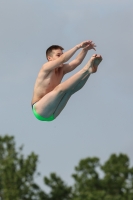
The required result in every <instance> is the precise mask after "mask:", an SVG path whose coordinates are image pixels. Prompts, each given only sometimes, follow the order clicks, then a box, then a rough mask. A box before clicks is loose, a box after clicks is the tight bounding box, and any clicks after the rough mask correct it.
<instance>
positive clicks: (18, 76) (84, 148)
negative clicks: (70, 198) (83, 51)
mask: <svg viewBox="0 0 133 200" xmlns="http://www.w3.org/2000/svg"><path fill="white" fill-rule="evenodd" d="M84 40H93V41H94V42H95V43H96V45H97V51H96V53H98V54H101V55H102V56H103V61H102V63H101V64H100V66H99V70H98V72H97V73H96V74H93V75H91V77H90V78H89V80H88V82H87V83H86V85H85V86H84V88H82V90H80V91H79V92H77V93H76V94H75V95H74V96H72V98H71V99H70V100H69V102H68V104H67V106H66V107H65V109H64V110H63V112H62V113H61V114H60V116H59V117H58V118H57V119H56V120H54V121H52V122H41V121H38V120H37V119H36V118H35V117H34V116H33V114H32V110H31V105H30V102H31V98H32V92H33V87H34V82H35V80H36V77H37V74H38V71H39V69H40V68H41V66H42V64H43V63H44V62H46V58H45V50H46V49H47V48H48V47H49V46H51V45H52V44H59V45H61V46H63V47H64V48H65V51H66V50H68V49H70V48H72V47H74V46H75V45H76V44H79V43H80V42H82V41H84ZM132 49H133V0H93V1H90V0H82V1H81V0H51V1H48V0H19V1H18V0H0V77H1V78H0V91H1V95H0V96H1V98H0V99H1V100H0V102H1V103H0V107H1V108H0V110H1V112H0V113H1V114H0V121H1V123H0V124H1V126H0V133H1V134H2V135H4V134H9V135H14V136H15V140H16V144H17V146H20V145H21V144H24V151H23V153H24V154H25V155H28V154H29V153H31V152H32V151H34V152H35V153H36V154H38V155H39V165H38V171H40V172H41V177H40V178H38V179H36V182H37V183H38V184H39V185H40V186H41V187H42V188H43V181H42V178H43V176H48V175H49V174H50V173H51V172H56V173H57V174H58V175H59V176H61V178H62V179H63V180H64V181H65V182H66V183H68V184H69V185H71V184H72V183H73V179H72V178H71V174H72V173H73V172H74V167H75V166H76V165H77V164H78V162H79V160H80V159H83V158H86V157H93V156H97V157H99V158H100V160H101V163H103V162H104V161H106V160H107V159H108V158H109V156H110V154H112V153H120V152H121V153H125V154H127V155H128V156H129V158H130V160H131V164H132V165H133V64H132V62H133V61H132V58H133V56H132V54H133V50H132ZM77 53H78V52H77ZM94 53H95V52H94V51H93V50H91V51H90V52H89V53H88V55H87V56H86V58H85V60H84V62H83V63H82V64H81V66H79V67H77V69H76V70H74V71H73V72H71V73H69V74H68V75H67V76H66V77H65V78H64V80H66V79H67V78H69V77H70V76H72V75H73V74H75V73H76V72H77V71H79V70H80V69H81V68H82V67H83V66H84V65H85V64H86V62H87V61H88V60H89V58H90V56H91V55H92V54H94ZM76 55H77V54H76ZM73 58H75V56H73ZM64 80H63V81H64Z"/></svg>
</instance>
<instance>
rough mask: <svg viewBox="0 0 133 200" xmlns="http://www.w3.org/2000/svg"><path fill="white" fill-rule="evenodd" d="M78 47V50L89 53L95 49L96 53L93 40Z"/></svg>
mask: <svg viewBox="0 0 133 200" xmlns="http://www.w3.org/2000/svg"><path fill="white" fill-rule="evenodd" d="M77 46H78V48H83V49H84V50H87V51H88V50H90V49H94V50H95V51H96V49H95V47H96V45H95V43H93V42H92V41H91V40H87V41H84V42H82V43H80V44H79V45H77Z"/></svg>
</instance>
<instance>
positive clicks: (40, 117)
mask: <svg viewBox="0 0 133 200" xmlns="http://www.w3.org/2000/svg"><path fill="white" fill-rule="evenodd" d="M32 110H33V113H34V115H35V117H36V118H37V119H38V120H40V121H52V120H54V119H55V118H54V115H51V116H50V117H48V118H45V117H42V116H41V115H39V114H38V113H37V112H36V110H35V106H34V105H32Z"/></svg>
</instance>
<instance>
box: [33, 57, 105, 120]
mask: <svg viewBox="0 0 133 200" xmlns="http://www.w3.org/2000/svg"><path fill="white" fill-rule="evenodd" d="M97 60H99V61H98V64H99V63H100V62H101V60H102V58H101V56H97V55H94V56H92V57H91V59H90V60H89V62H88V63H87V64H86V66H85V67H84V68H83V69H82V70H80V71H79V72H77V73H76V74H75V75H73V76H72V77H70V78H69V79H68V80H66V81H65V82H63V83H61V84H59V85H58V86H57V87H56V88H55V89H54V90H53V91H52V92H50V93H48V94H47V95H45V96H44V97H43V98H42V99H41V100H40V101H38V102H37V103H36V105H35V106H36V110H37V112H38V113H39V114H40V115H41V116H43V117H49V116H50V115H52V114H53V113H54V115H55V117H57V116H58V115H59V113H60V112H61V111H62V110H63V108H64V107H65V105H66V104H67V102H68V100H69V98H70V97H71V95H72V94H73V92H74V88H75V89H76V86H77V87H78V88H77V91H78V90H79V89H81V88H82V87H83V85H84V84H85V82H86V81H87V79H88V77H89V75H90V73H93V72H95V71H96V70H97V66H98V64H97V63H95V61H97ZM85 77H87V78H86V79H85V80H86V81H85V82H84V83H83V82H82V80H84V78H85ZM80 82H82V84H81V85H80ZM78 85H80V86H78ZM75 91H76V90H75Z"/></svg>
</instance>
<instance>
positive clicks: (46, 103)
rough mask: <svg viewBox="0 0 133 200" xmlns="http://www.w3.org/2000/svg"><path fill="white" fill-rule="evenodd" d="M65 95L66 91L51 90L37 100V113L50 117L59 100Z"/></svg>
mask: <svg viewBox="0 0 133 200" xmlns="http://www.w3.org/2000/svg"><path fill="white" fill-rule="evenodd" d="M64 95H65V92H63V91H60V90H53V91H51V92H49V93H48V94H46V95H45V96H44V97H42V98H41V99H40V100H39V101H38V102H36V104H35V109H36V111H37V113H38V114H40V115H41V116H43V117H49V116H50V115H52V114H53V113H54V112H55V110H56V108H57V106H58V105H59V102H60V101H61V99H62V98H63V97H64Z"/></svg>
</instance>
